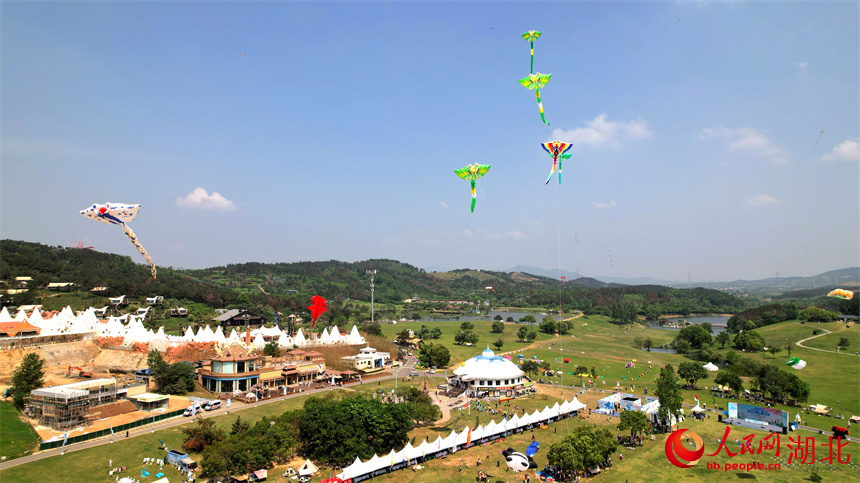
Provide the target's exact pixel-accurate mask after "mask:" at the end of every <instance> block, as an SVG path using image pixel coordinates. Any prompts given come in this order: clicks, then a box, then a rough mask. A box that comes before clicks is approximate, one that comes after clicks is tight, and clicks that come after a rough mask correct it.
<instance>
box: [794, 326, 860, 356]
mask: <svg viewBox="0 0 860 483" xmlns="http://www.w3.org/2000/svg"><path fill="white" fill-rule="evenodd" d="M820 330H823V331H824V333H823V334H818V335H813V336H812V337H807V338H805V339H803V340H799V341H797V346H798V347H803V348H804V349H811V350H814V351H820V352H830V353H831V354H847V355H849V356H853V355H856V354H852V353H851V352H847V351H846V352H836V351H831V350H827V349H819V348H817V347H809V346H808V345H803V343H804V342H806V341H808V340H812V339H816V338H818V337H822V336H825V335H827V334H832V332H831V331H829V330H827V329H820Z"/></svg>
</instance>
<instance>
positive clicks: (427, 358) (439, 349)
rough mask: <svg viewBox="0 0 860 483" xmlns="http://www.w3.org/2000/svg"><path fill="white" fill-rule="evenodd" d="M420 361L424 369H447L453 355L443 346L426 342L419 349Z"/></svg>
mask: <svg viewBox="0 0 860 483" xmlns="http://www.w3.org/2000/svg"><path fill="white" fill-rule="evenodd" d="M418 360H419V361H421V365H423V366H424V367H433V366H435V367H445V366H447V365H448V362H450V360H451V354H450V353H449V352H448V348H447V347H445V346H444V345H442V344H435V343H433V342H425V343H424V344H422V345H421V347H420V348H419V349H418Z"/></svg>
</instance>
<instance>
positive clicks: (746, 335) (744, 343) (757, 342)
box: [735, 330, 764, 352]
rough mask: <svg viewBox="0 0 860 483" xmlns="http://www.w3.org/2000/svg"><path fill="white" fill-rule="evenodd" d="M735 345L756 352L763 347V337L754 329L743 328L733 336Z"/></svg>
mask: <svg viewBox="0 0 860 483" xmlns="http://www.w3.org/2000/svg"><path fill="white" fill-rule="evenodd" d="M735 346H736V347H737V348H738V349H743V350H747V351H749V352H758V351H760V350H762V349H763V348H764V337H762V336H761V335H760V334H759V333H758V332H756V331H754V330H744V331H741V332H739V333H738V335H736V336H735Z"/></svg>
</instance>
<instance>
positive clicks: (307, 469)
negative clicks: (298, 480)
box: [299, 460, 319, 476]
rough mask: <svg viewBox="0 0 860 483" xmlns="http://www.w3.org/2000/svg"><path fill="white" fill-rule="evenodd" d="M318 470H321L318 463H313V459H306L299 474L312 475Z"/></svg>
mask: <svg viewBox="0 0 860 483" xmlns="http://www.w3.org/2000/svg"><path fill="white" fill-rule="evenodd" d="M317 471H319V468H317V465H315V464H313V463H312V462H311V460H305V462H304V463H303V464H302V466H300V467H299V475H301V476H307V475H312V474H314V473H316V472H317Z"/></svg>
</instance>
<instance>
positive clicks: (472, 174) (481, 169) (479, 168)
mask: <svg viewBox="0 0 860 483" xmlns="http://www.w3.org/2000/svg"><path fill="white" fill-rule="evenodd" d="M489 170H490V165H489V164H478V163H475V164H470V165H468V166H465V167H463V168H460V169H455V170H454V174H456V175H457V176H459V177H461V178H463V179H465V180H466V181H469V182H471V183H472V213H474V212H475V201H476V200H477V196H476V195H475V180H477V179H478V178H480V177H482V176H484V175H485V174H487V171H489Z"/></svg>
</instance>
